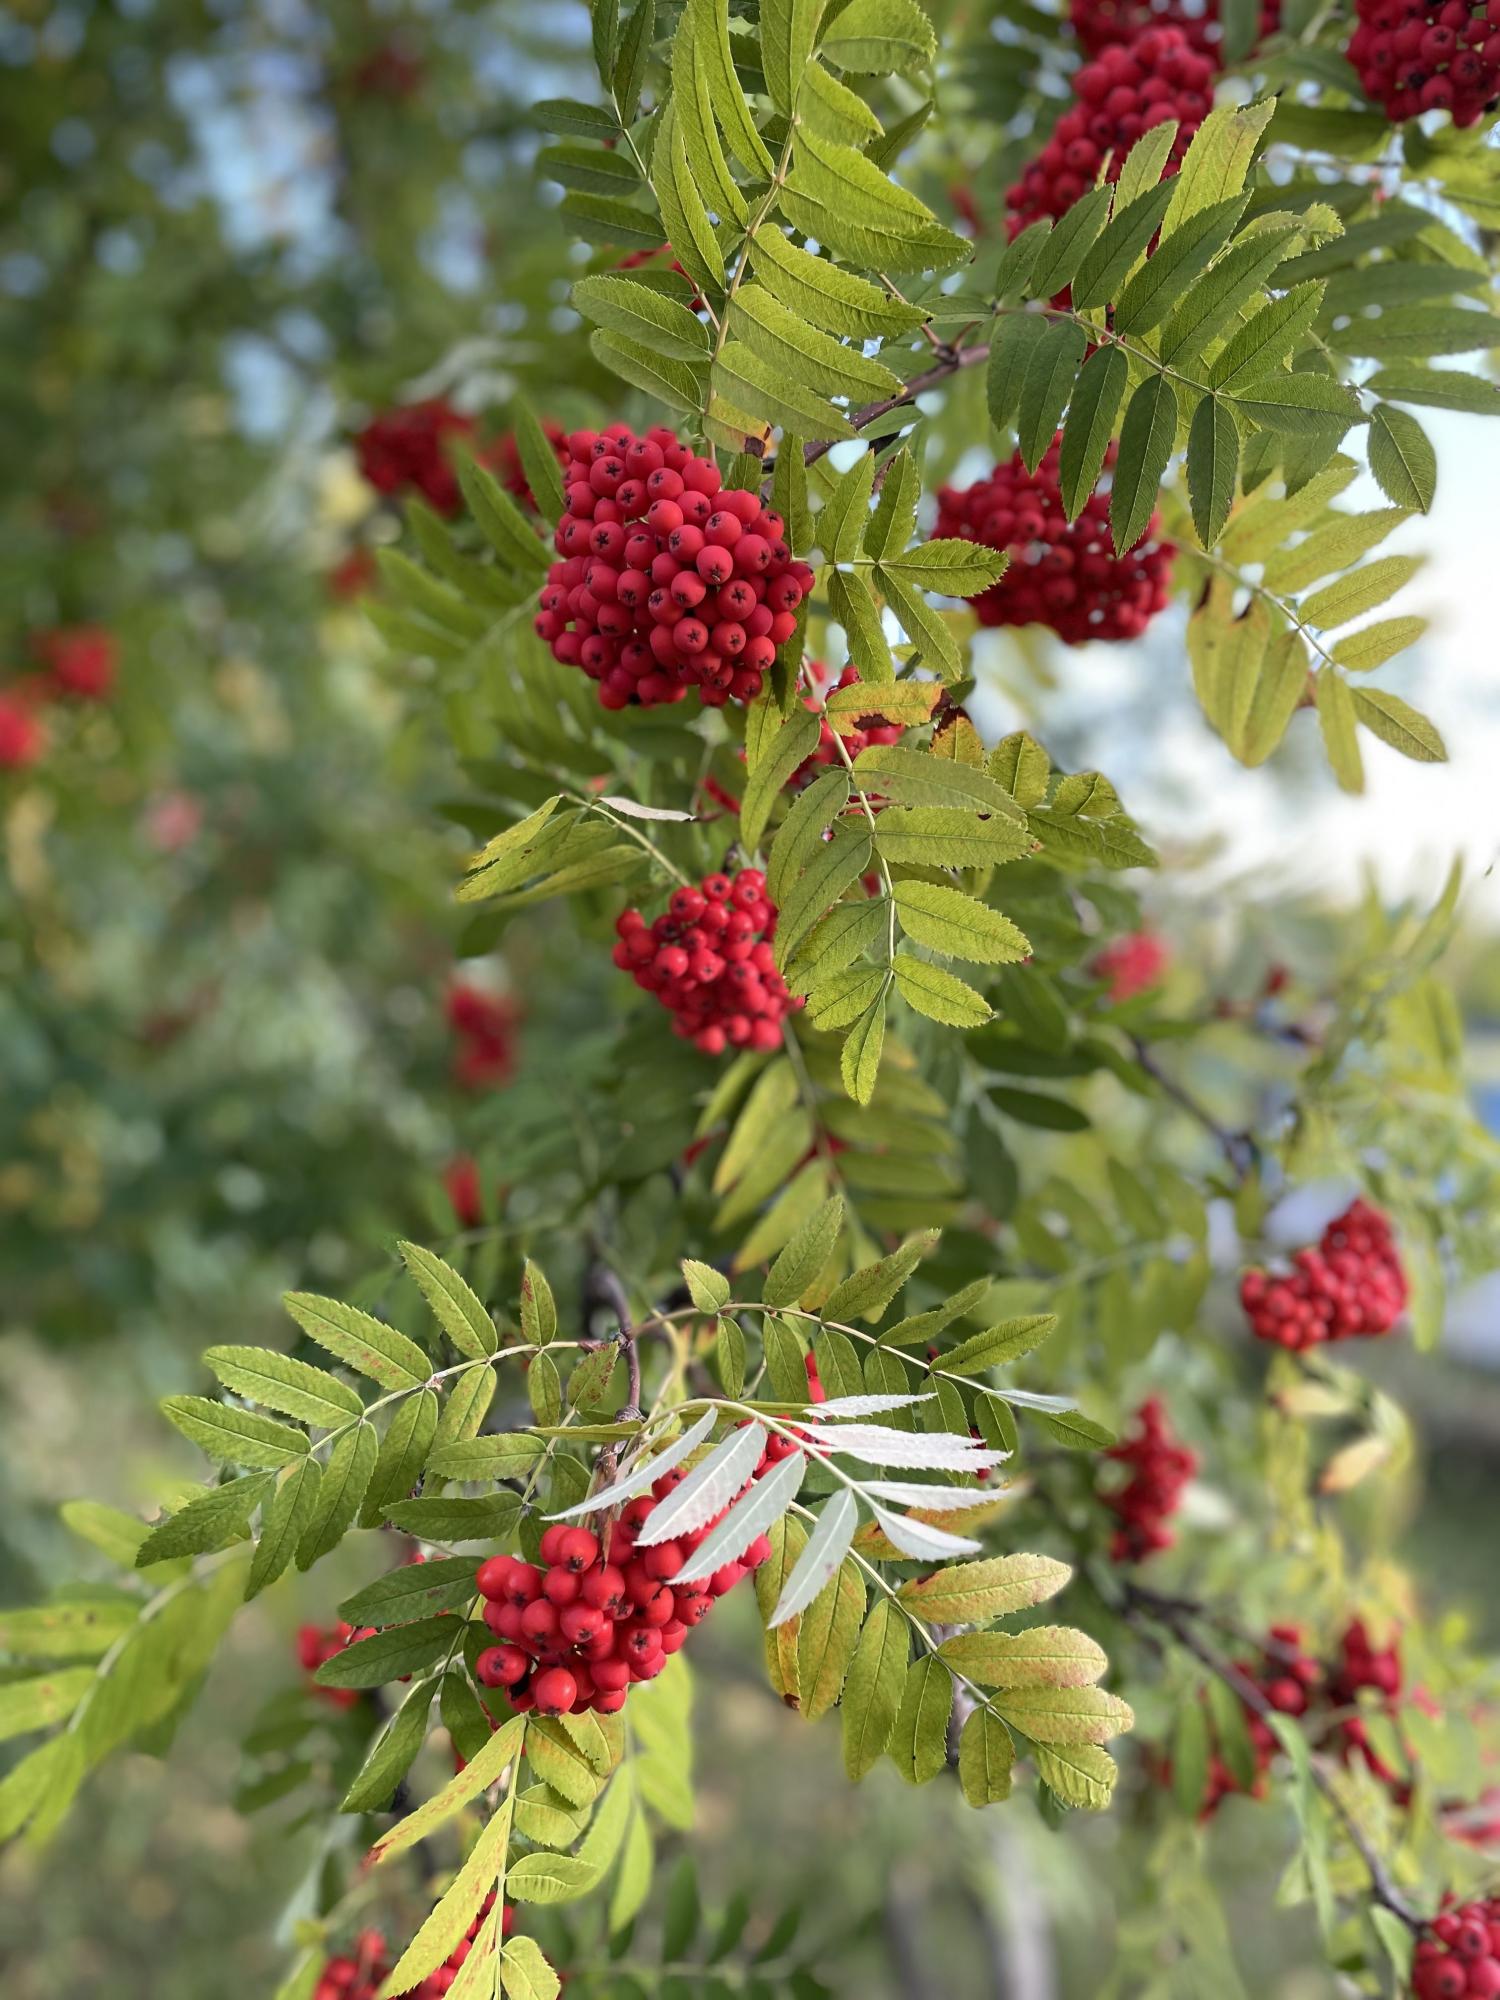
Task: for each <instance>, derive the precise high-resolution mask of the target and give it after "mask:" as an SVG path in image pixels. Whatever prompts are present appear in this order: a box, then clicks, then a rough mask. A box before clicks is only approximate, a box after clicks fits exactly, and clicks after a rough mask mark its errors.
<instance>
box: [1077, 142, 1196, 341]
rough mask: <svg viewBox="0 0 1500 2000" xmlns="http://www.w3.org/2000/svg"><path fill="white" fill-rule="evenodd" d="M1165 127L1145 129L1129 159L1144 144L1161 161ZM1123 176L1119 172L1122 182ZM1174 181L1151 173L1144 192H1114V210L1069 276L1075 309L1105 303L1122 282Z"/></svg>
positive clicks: (1148, 238) (1152, 230) (1158, 222)
mask: <svg viewBox="0 0 1500 2000" xmlns="http://www.w3.org/2000/svg"><path fill="white" fill-rule="evenodd" d="M1164 132H1165V128H1164V127H1162V126H1157V127H1156V128H1155V134H1156V138H1155V143H1154V144H1153V135H1152V134H1151V133H1147V134H1146V135H1145V136H1144V137H1143V138H1142V139H1140V140H1139V141H1138V142H1137V144H1136V145H1135V146H1134V147H1133V148H1132V149H1131V155H1130V157H1131V159H1132V160H1133V159H1134V158H1135V155H1136V153H1137V152H1140V151H1142V150H1143V149H1144V148H1146V147H1147V146H1148V145H1151V146H1152V149H1153V151H1159V152H1160V154H1161V160H1162V163H1163V164H1164V163H1165V160H1166V154H1167V151H1168V150H1169V148H1170V141H1168V146H1167V147H1162V146H1161V145H1160V137H1161V136H1162V135H1164ZM1123 179H1124V176H1123V175H1122V176H1121V181H1122V184H1123ZM1175 187H1176V183H1175V181H1173V180H1165V181H1158V180H1157V177H1156V175H1155V174H1153V175H1151V176H1150V180H1149V181H1148V182H1147V183H1146V184H1145V192H1144V193H1141V194H1136V195H1130V194H1123V195H1122V194H1121V193H1120V191H1119V190H1118V189H1117V191H1116V194H1115V213H1114V216H1113V218H1112V220H1111V221H1110V222H1109V224H1108V225H1107V227H1106V228H1105V230H1104V232H1103V234H1102V235H1100V236H1099V237H1097V238H1096V240H1095V241H1094V243H1093V244H1092V246H1091V247H1090V249H1089V250H1088V252H1087V254H1086V255H1085V256H1084V258H1083V261H1082V262H1081V263H1080V264H1079V266H1078V271H1077V274H1076V276H1075V277H1074V279H1073V287H1072V290H1073V304H1074V306H1075V307H1077V308H1079V309H1087V308H1088V307H1090V306H1102V305H1106V304H1107V303H1108V302H1109V301H1110V300H1111V299H1112V298H1114V296H1115V294H1116V293H1117V292H1118V291H1119V289H1120V287H1121V285H1123V284H1124V282H1125V280H1126V278H1127V277H1128V276H1129V274H1130V269H1131V266H1132V265H1133V264H1134V263H1135V261H1136V259H1137V258H1138V257H1139V256H1140V255H1141V253H1142V252H1143V251H1144V250H1145V248H1146V246H1147V244H1149V243H1150V241H1151V239H1152V237H1153V236H1154V235H1155V234H1156V232H1157V230H1158V228H1159V227H1160V225H1161V219H1162V217H1163V215H1165V213H1166V209H1167V203H1168V202H1169V201H1170V200H1171V199H1172V195H1173V193H1174V191H1175Z"/></svg>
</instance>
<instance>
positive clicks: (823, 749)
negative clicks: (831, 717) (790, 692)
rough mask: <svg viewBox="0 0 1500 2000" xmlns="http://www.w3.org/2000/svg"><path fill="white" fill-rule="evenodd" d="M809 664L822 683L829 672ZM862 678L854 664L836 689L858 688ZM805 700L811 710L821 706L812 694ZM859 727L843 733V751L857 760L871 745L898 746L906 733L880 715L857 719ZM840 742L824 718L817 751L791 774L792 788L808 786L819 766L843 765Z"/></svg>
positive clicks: (838, 680)
mask: <svg viewBox="0 0 1500 2000" xmlns="http://www.w3.org/2000/svg"><path fill="white" fill-rule="evenodd" d="M807 664H808V668H809V670H810V672H811V674H812V677H813V679H814V680H816V681H818V682H821V681H822V680H823V679H824V676H825V674H826V671H827V670H826V669H825V668H824V667H823V666H822V665H821V664H820V663H819V662H818V661H817V660H809V661H808V663H807ZM859 678H860V674H859V668H858V667H856V666H852V665H851V666H847V667H845V669H844V671H843V672H842V673H841V674H840V675H839V677H838V679H837V681H835V683H834V686H835V687H836V688H846V687H857V686H858V685H859ZM803 701H804V705H805V706H806V707H808V708H817V707H818V705H819V704H818V701H817V699H816V698H815V697H814V696H812V695H805V696H804V697H803ZM856 724H857V726H856V727H855V728H853V729H845V730H843V731H842V732H840V734H841V735H842V740H843V745H844V749H845V751H846V752H847V754H848V755H849V756H850V757H851V758H853V757H857V756H858V755H859V753H860V751H861V750H866V749H868V748H869V746H870V745H871V744H872V743H899V742H900V741H901V738H902V735H903V734H904V731H903V730H902V726H901V724H900V723H899V722H887V721H886V720H885V719H884V718H883V717H882V716H881V715H879V714H875V715H861V716H859V717H857V718H856ZM839 740H840V737H839V736H838V735H835V733H834V730H833V728H832V726H831V725H830V724H829V722H828V721H827V720H826V719H825V720H824V722H823V723H822V725H821V727H820V729H819V731H818V747H817V749H816V750H814V751H813V752H812V753H811V755H810V756H808V757H806V758H805V759H804V760H803V762H802V763H800V764H799V765H798V766H797V768H796V770H795V771H794V772H793V773H792V776H791V783H792V784H793V785H803V784H806V782H807V780H808V779H809V778H811V777H812V776H813V774H814V772H815V771H816V770H817V769H818V767H819V765H821V764H833V763H838V762H841V761H842V759H841V758H840V757H839V751H838V745H839Z"/></svg>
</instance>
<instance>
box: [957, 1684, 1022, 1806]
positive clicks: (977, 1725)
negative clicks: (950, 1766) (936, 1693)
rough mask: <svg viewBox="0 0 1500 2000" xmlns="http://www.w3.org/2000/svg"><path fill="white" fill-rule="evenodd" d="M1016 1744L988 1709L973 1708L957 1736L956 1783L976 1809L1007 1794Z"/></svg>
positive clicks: (997, 1801) (1007, 1795)
mask: <svg viewBox="0 0 1500 2000" xmlns="http://www.w3.org/2000/svg"><path fill="white" fill-rule="evenodd" d="M1015 1761H1016V1746H1015V1743H1014V1742H1013V1740H1012V1738H1011V1733H1010V1731H1009V1730H1008V1729H1007V1728H1006V1726H1005V1724H1004V1723H1003V1722H1002V1721H1001V1720H1000V1718H999V1716H998V1715H995V1714H993V1713H992V1712H991V1711H990V1710H989V1709H988V1708H976V1709H975V1710H974V1713H973V1714H972V1715H971V1716H970V1717H969V1719H968V1721H967V1722H966V1723H965V1724H964V1730H963V1734H962V1736H960V1737H959V1739H958V1782H959V1786H960V1788H961V1789H962V1791H963V1795H964V1797H965V1799H966V1800H967V1801H968V1803H969V1804H970V1805H971V1806H974V1807H976V1808H979V1807H984V1806H990V1805H997V1804H998V1803H999V1802H1000V1800H1001V1799H1008V1798H1009V1797H1010V1787H1011V1772H1012V1768H1013V1766H1014V1764H1015Z"/></svg>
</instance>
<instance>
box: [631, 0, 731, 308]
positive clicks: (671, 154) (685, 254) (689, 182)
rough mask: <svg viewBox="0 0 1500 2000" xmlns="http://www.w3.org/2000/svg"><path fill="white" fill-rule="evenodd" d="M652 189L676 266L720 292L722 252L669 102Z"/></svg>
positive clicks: (656, 150) (655, 157)
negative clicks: (676, 262)
mask: <svg viewBox="0 0 1500 2000" xmlns="http://www.w3.org/2000/svg"><path fill="white" fill-rule="evenodd" d="M643 4H644V0H643ZM651 184H652V186H653V188H654V189H655V191H656V199H657V202H658V204H659V205H660V208H661V218H662V222H663V223H664V225H665V229H666V237H667V241H668V242H669V243H670V244H671V246H672V249H673V252H674V254H675V255H676V257H677V260H678V262H679V263H680V264H681V265H682V267H683V269H684V270H685V271H686V272H687V273H688V275H689V276H690V277H691V278H692V279H693V281H694V283H696V284H698V285H700V286H706V287H707V288H708V289H709V290H711V291H722V290H723V287H724V253H723V251H722V250H721V249H720V247H719V241H718V238H717V237H716V236H715V235H714V228H713V224H712V222H711V221H710V220H709V216H708V210H707V208H706V207H705V206H704V203H703V197H702V195H701V194H700V193H699V191H698V183H697V180H696V178H695V176H694V173H693V169H692V167H691V166H690V165H689V163H688V157H687V148H686V146H685V144H684V142H683V137H682V130H681V127H680V125H679V123H678V119H677V110H676V105H675V104H674V103H672V102H670V101H669V102H668V103H667V105H666V106H665V108H664V109H663V110H662V112H661V116H660V120H659V122H658V124H657V128H656V138H655V141H654V143H653V146H652V150H651Z"/></svg>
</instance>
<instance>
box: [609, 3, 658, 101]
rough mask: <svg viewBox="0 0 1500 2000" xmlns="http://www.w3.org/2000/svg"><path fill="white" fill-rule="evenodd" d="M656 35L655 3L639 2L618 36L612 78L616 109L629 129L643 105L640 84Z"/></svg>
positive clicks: (644, 74)
mask: <svg viewBox="0 0 1500 2000" xmlns="http://www.w3.org/2000/svg"><path fill="white" fill-rule="evenodd" d="M655 32H656V0H636V4H635V7H634V9H633V11H632V13H631V16H630V19H629V20H628V21H627V22H626V23H625V27H624V30H623V32H622V33H621V34H620V36H619V40H618V44H617V48H618V52H617V54H616V56H615V59H614V64H613V73H612V76H611V78H610V83H611V88H612V90H613V92H614V100H615V107H616V109H617V110H618V111H619V114H620V117H621V119H622V120H623V121H624V122H625V124H627V125H628V124H629V123H630V122H631V120H632V119H633V118H634V117H635V113H636V106H637V105H638V103H639V102H640V95H641V84H642V83H643V82H644V80H645V76H646V65H647V63H648V61H649V60H650V56H651V41H652V37H653V35H654V34H655Z"/></svg>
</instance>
